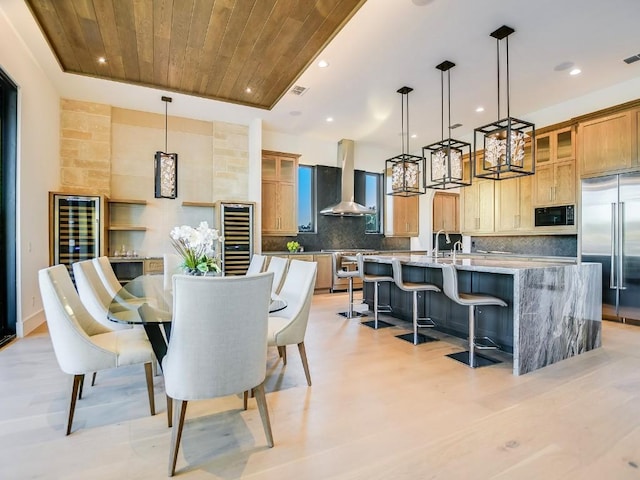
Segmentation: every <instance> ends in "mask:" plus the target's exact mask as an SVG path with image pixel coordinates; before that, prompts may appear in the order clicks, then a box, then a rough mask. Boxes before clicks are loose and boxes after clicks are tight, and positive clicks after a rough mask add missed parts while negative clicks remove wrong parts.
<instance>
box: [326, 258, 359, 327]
mask: <svg viewBox="0 0 640 480" xmlns="http://www.w3.org/2000/svg"><path fill="white" fill-rule="evenodd" d="M331 261H332V262H333V271H334V272H335V276H336V277H338V278H346V279H348V280H349V287H348V292H349V308H348V309H347V311H346V312H338V315H342V316H343V317H347V318H353V317H361V316H362V314H361V313H360V312H354V311H353V279H354V278H355V277H359V276H360V273H359V272H358V270H343V269H342V255H341V254H340V253H338V252H333V254H332V255H331Z"/></svg>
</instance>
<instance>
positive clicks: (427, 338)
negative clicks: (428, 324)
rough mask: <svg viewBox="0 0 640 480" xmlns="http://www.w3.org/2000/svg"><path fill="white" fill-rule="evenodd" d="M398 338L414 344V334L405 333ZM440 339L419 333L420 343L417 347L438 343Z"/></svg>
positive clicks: (397, 336)
mask: <svg viewBox="0 0 640 480" xmlns="http://www.w3.org/2000/svg"><path fill="white" fill-rule="evenodd" d="M396 338H400V339H402V340H406V341H407V342H409V343H413V333H411V332H410V333H403V334H402V335H396ZM439 340H440V339H439V338H435V337H430V336H429V335H425V334H424V333H418V343H417V344H416V345H420V344H421V343H429V342H438V341H439Z"/></svg>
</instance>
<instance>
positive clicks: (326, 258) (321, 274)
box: [313, 254, 333, 290]
mask: <svg viewBox="0 0 640 480" xmlns="http://www.w3.org/2000/svg"><path fill="white" fill-rule="evenodd" d="M313 261H314V262H317V263H318V273H317V274H316V288H315V289H316V290H330V289H331V282H332V278H331V277H332V275H333V271H332V268H333V267H332V265H331V261H332V260H331V255H326V254H324V255H323V254H320V255H314V256H313Z"/></svg>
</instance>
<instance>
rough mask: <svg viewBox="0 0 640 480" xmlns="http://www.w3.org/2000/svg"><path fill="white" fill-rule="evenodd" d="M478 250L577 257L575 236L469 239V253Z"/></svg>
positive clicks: (576, 238)
mask: <svg viewBox="0 0 640 480" xmlns="http://www.w3.org/2000/svg"><path fill="white" fill-rule="evenodd" d="M478 250H484V251H500V252H510V253H518V254H526V255H544V256H547V255H548V256H557V257H575V256H577V255H578V237H577V235H536V236H511V237H471V251H472V252H477V251H478Z"/></svg>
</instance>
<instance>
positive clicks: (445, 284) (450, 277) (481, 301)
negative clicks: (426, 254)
mask: <svg viewBox="0 0 640 480" xmlns="http://www.w3.org/2000/svg"><path fill="white" fill-rule="evenodd" d="M440 265H441V267H442V290H444V293H445V295H446V296H447V297H449V298H450V299H451V300H453V301H454V302H456V303H457V304H458V305H466V306H468V307H469V351H468V352H458V353H452V354H450V355H447V357H451V358H453V359H454V360H458V361H459V362H462V363H466V364H467V365H469V366H470V367H471V368H475V367H484V366H486V365H492V364H494V363H500V362H499V361H497V360H493V359H491V358H487V357H484V356H482V355H480V354H479V353H478V354H476V352H475V350H476V348H477V349H478V350H496V349H497V348H498V345H496V343H495V342H494V341H493V340H491V339H490V338H489V337H476V336H475V330H476V320H475V309H476V306H478V305H500V306H501V307H506V306H507V303H506V302H505V301H504V300H501V299H499V298H496V297H492V296H491V295H485V294H479V293H459V292H458V273H457V270H456V267H455V265H448V264H444V263H443V264H440ZM478 340H483V341H485V342H487V343H479V342H478Z"/></svg>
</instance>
